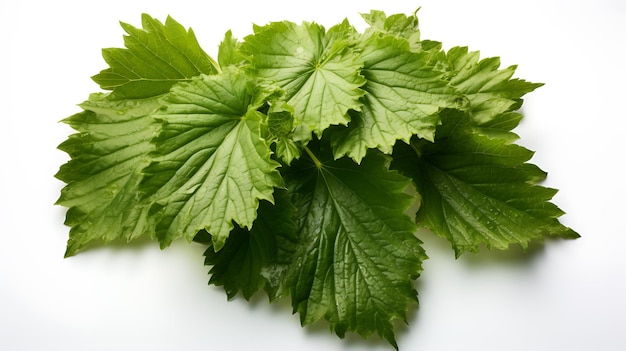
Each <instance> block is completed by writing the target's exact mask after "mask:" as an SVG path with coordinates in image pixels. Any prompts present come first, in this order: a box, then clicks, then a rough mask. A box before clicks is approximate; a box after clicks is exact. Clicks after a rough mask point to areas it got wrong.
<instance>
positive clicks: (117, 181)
mask: <svg viewBox="0 0 626 351" xmlns="http://www.w3.org/2000/svg"><path fill="white" fill-rule="evenodd" d="M159 106H160V104H159V102H158V101H157V100H156V99H146V100H121V101H111V100H109V99H108V98H107V96H106V95H102V94H94V95H92V96H91V97H90V98H89V100H88V101H86V102H84V103H83V104H81V107H82V108H83V109H84V110H85V111H83V112H81V113H78V114H76V115H74V116H71V117H69V118H67V119H65V120H64V122H65V123H67V124H69V125H71V126H72V127H73V128H74V129H75V130H77V131H78V132H79V133H77V134H73V135H71V136H70V137H69V138H68V139H67V140H66V141H65V142H63V143H62V144H61V145H59V149H61V150H63V151H65V152H67V153H68V154H69V155H70V157H71V160H70V161H69V162H68V163H66V164H65V165H63V166H62V167H61V168H60V170H59V172H58V173H57V174H56V177H57V178H58V179H60V180H62V181H64V182H66V183H67V185H66V186H65V187H64V188H63V190H62V192H61V197H60V198H59V200H58V202H57V204H59V205H63V206H66V207H68V212H67V217H66V222H65V223H66V224H67V225H68V226H70V227H71V230H70V238H69V241H68V244H67V251H66V253H65V255H66V256H71V255H74V254H75V253H76V252H77V251H79V250H81V249H82V248H84V247H85V245H87V244H88V243H90V242H98V241H102V242H104V243H108V242H111V241H113V240H116V239H123V240H127V241H128V240H132V239H135V238H137V237H139V236H141V235H144V234H146V235H152V234H153V230H152V228H151V227H150V226H149V225H148V222H147V221H146V215H147V206H148V204H149V203H148V202H147V201H144V200H142V199H140V197H139V196H138V184H139V181H140V179H141V170H142V169H143V168H144V167H145V166H147V165H148V163H149V160H150V157H149V156H148V154H149V153H150V152H151V151H152V150H153V149H154V146H153V145H152V144H151V143H150V139H152V137H153V136H154V135H155V134H156V131H157V129H158V126H159V124H158V123H156V122H155V121H154V120H153V119H152V117H151V116H150V115H151V113H152V112H153V111H154V110H156V109H157V108H158V107H159Z"/></svg>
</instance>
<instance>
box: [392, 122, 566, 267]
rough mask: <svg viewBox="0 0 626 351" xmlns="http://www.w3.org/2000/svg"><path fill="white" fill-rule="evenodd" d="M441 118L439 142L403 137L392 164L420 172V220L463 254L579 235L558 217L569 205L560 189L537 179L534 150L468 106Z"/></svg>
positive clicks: (541, 175) (407, 171) (542, 174)
mask: <svg viewBox="0 0 626 351" xmlns="http://www.w3.org/2000/svg"><path fill="white" fill-rule="evenodd" d="M442 120H443V121H442V122H443V124H442V126H441V127H440V128H439V129H438V130H437V138H436V139H435V143H430V142H427V141H423V140H422V141H420V140H416V139H414V140H412V141H411V144H410V146H409V145H406V144H401V143H399V144H398V145H397V147H396V149H395V150H394V155H393V156H394V161H393V164H392V167H393V168H395V169H398V170H400V171H402V172H403V173H404V174H406V175H408V176H410V177H411V178H413V180H414V182H415V184H416V186H417V189H418V192H419V193H420V194H421V196H422V197H423V199H424V201H423V203H422V207H421V208H420V210H419V212H418V215H417V219H418V222H421V223H423V224H424V225H425V226H427V227H428V228H430V229H432V230H433V231H434V232H435V233H437V234H438V235H440V236H442V237H445V238H447V239H448V240H449V241H450V242H451V243H452V246H453V248H454V250H455V252H456V254H457V256H458V255H460V254H462V253H463V252H465V251H471V252H477V251H478V250H479V248H480V246H481V245H482V244H486V245H487V247H495V248H498V249H506V248H508V247H509V245H510V244H513V243H515V244H519V245H521V246H522V247H527V245H528V243H529V242H530V241H531V240H537V239H542V238H543V237H544V236H549V235H551V236H560V237H565V238H574V237H577V236H578V234H576V233H575V232H574V231H573V230H571V229H570V228H567V227H565V226H563V225H562V224H560V223H559V222H558V220H557V218H558V217H559V216H561V215H562V214H563V212H562V211H561V210H560V209H559V208H558V207H556V206H555V205H554V204H552V203H550V202H549V200H550V199H551V198H552V197H553V196H554V194H555V193H556V190H554V189H550V188H545V187H542V186H539V185H537V183H538V182H539V181H541V180H543V179H544V178H545V176H546V173H545V172H543V171H542V170H540V169H539V168H538V167H536V166H535V165H532V164H530V163H527V161H528V160H529V159H530V158H531V157H532V154H533V153H532V152H531V151H529V150H527V149H525V148H523V147H521V146H517V145H515V144H511V143H510V140H508V139H506V138H491V137H489V136H487V135H484V134H482V133H479V132H477V131H476V130H475V129H474V128H473V127H472V126H471V122H470V117H469V116H468V115H467V114H465V113H463V112H460V111H455V110H447V111H445V113H443V114H442ZM509 121H510V120H509ZM508 127H510V125H505V126H503V127H502V129H503V130H506V129H507V128H508ZM494 128H498V127H494Z"/></svg>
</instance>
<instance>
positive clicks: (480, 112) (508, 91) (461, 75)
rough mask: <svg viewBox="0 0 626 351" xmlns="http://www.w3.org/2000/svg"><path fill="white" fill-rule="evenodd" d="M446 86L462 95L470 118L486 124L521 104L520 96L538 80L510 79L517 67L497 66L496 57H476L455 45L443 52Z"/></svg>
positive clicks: (535, 87) (478, 54)
mask: <svg viewBox="0 0 626 351" xmlns="http://www.w3.org/2000/svg"><path fill="white" fill-rule="evenodd" d="M446 65H447V68H446V70H448V73H449V75H450V77H451V79H450V85H452V86H453V87H455V88H456V89H457V90H458V91H459V92H461V93H463V94H465V96H467V98H468V99H469V101H470V111H471V116H472V120H473V121H474V122H475V123H478V124H481V123H486V122H488V121H490V120H491V119H493V118H494V117H495V116H498V115H500V114H502V113H504V112H507V111H514V110H517V109H518V108H519V107H520V106H521V97H522V96H524V95H525V94H526V93H529V92H531V91H533V90H535V89H537V88H538V87H540V86H542V85H543V84H541V83H530V82H527V81H525V80H522V79H515V78H512V77H513V74H514V73H515V70H516V68H517V66H510V67H507V68H504V69H499V68H500V59H499V58H498V57H491V58H486V59H483V60H480V53H479V52H477V51H474V52H469V51H468V48H467V47H455V48H452V49H450V51H448V52H447V54H446Z"/></svg>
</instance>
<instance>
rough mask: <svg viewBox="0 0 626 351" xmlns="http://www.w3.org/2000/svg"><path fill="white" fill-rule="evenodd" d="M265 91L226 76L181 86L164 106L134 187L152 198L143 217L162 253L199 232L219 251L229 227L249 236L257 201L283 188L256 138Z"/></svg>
mask: <svg viewBox="0 0 626 351" xmlns="http://www.w3.org/2000/svg"><path fill="white" fill-rule="evenodd" d="M265 88H266V87H265V86H263V87H259V86H258V85H255V84H254V82H252V81H251V80H250V79H249V78H248V77H247V76H245V75H244V74H243V73H241V72H240V71H236V70H226V71H224V72H223V73H221V74H218V75H213V76H206V75H202V76H200V77H197V78H194V79H193V80H192V81H191V82H188V83H180V84H178V85H176V86H174V87H173V88H172V92H171V94H168V95H167V97H166V98H165V99H164V100H163V103H164V108H163V110H162V111H160V112H159V113H158V114H155V117H156V118H158V119H159V120H160V121H162V122H163V125H162V130H161V131H160V133H159V135H158V137H156V138H155V139H154V140H153V142H154V144H155V146H156V149H155V151H154V152H153V157H154V161H153V163H152V164H150V166H148V167H147V168H146V169H145V170H144V173H145V179H144V181H143V182H142V184H141V190H142V191H144V192H145V193H146V194H151V195H153V196H154V199H155V204H154V205H153V206H152V208H151V210H150V217H151V218H152V219H153V220H154V221H155V222H156V223H157V224H156V235H157V238H158V239H159V240H160V242H161V245H162V246H167V245H169V243H170V242H171V241H172V240H174V239H176V238H178V237H185V238H187V239H188V240H191V239H193V237H194V236H195V235H196V233H197V232H198V231H200V230H202V229H205V230H206V231H208V232H209V233H210V234H211V235H212V237H213V245H214V246H215V249H216V250H219V249H220V248H221V247H222V246H223V244H224V242H225V240H226V238H227V237H228V234H229V233H230V231H231V229H233V221H234V222H236V223H238V224H239V226H241V227H247V228H250V227H251V226H252V223H253V221H254V219H255V218H256V211H257V207H258V202H259V200H267V201H270V202H271V201H273V197H272V193H273V191H274V187H282V186H283V182H282V178H281V177H280V174H279V173H278V171H277V169H276V168H277V167H278V163H277V162H275V161H273V160H271V159H270V154H271V151H270V149H269V146H268V144H267V143H266V141H265V140H264V139H263V138H261V136H260V135H261V123H262V122H263V120H264V118H265V115H263V114H261V113H260V112H258V111H257V109H258V108H259V107H260V106H261V105H262V104H263V102H264V100H265V99H266V97H268V96H271V95H272V94H273V93H274V92H273V91H268V90H266V89H265Z"/></svg>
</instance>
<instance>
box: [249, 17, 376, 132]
mask: <svg viewBox="0 0 626 351" xmlns="http://www.w3.org/2000/svg"><path fill="white" fill-rule="evenodd" d="M354 32H355V31H354V28H352V27H351V26H350V25H349V24H348V23H347V22H343V23H342V24H340V25H336V26H334V27H332V28H330V29H329V30H328V32H326V31H325V29H324V27H322V26H320V25H318V24H315V23H304V24H302V25H296V24H294V23H291V22H275V23H272V24H270V25H267V26H264V27H256V32H255V34H254V35H251V36H248V37H246V38H245V41H244V43H243V44H242V46H241V50H242V52H243V53H245V54H246V55H248V56H249V57H250V60H251V65H252V70H253V72H254V74H255V75H256V76H257V77H259V78H262V79H266V80H271V81H275V82H276V83H277V84H278V85H279V86H280V87H281V88H283V89H284V90H285V95H286V96H285V100H286V102H287V103H288V104H290V105H291V106H293V108H294V118H295V121H294V128H295V133H294V140H296V141H300V140H303V141H308V140H310V139H311V131H313V132H315V134H317V135H318V136H321V134H322V132H323V131H324V130H325V129H326V128H328V127H329V126H330V125H337V124H343V125H345V124H347V123H348V122H349V120H350V119H349V116H348V111H349V110H358V109H359V108H360V106H361V103H360V102H359V98H360V97H361V96H363V94H364V93H363V91H362V90H361V89H359V87H360V86H361V85H363V83H364V82H365V80H364V79H363V77H361V76H360V75H359V70H360V68H361V66H362V62H361V60H360V59H359V56H358V55H357V54H356V53H355V52H354V51H353V50H352V48H351V47H352V44H353V41H352V40H351V38H352V36H353V35H354Z"/></svg>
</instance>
